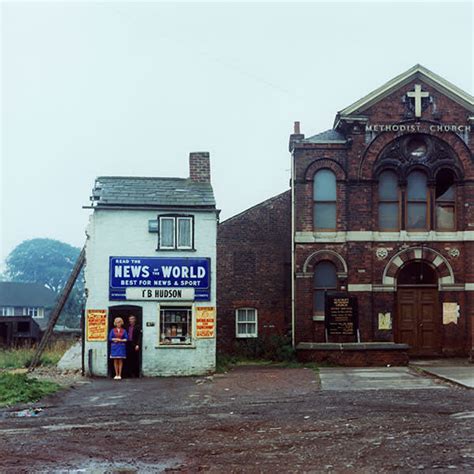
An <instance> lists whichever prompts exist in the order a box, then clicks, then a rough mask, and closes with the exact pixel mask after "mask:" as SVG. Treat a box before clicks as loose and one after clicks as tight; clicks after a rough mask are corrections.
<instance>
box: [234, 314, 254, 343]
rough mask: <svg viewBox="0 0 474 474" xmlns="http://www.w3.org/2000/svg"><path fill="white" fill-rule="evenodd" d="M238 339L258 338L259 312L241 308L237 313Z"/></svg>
mask: <svg viewBox="0 0 474 474" xmlns="http://www.w3.org/2000/svg"><path fill="white" fill-rule="evenodd" d="M235 325H236V334H235V335H236V337H241V338H244V337H257V334H258V325H257V310H256V309H255V308H239V309H237V310H236V312H235Z"/></svg>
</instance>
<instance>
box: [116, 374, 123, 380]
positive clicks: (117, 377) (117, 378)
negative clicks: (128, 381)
mask: <svg viewBox="0 0 474 474" xmlns="http://www.w3.org/2000/svg"><path fill="white" fill-rule="evenodd" d="M121 378H122V377H119V376H118V375H116V376H115V377H114V380H120V379H121Z"/></svg>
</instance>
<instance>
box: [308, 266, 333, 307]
mask: <svg viewBox="0 0 474 474" xmlns="http://www.w3.org/2000/svg"><path fill="white" fill-rule="evenodd" d="M336 289H337V274H336V267H335V266H334V264H333V263H331V262H327V261H322V262H320V263H318V264H317V265H316V267H315V269H314V285H313V291H314V296H313V311H314V314H319V315H322V314H324V296H325V294H326V291H328V290H336Z"/></svg>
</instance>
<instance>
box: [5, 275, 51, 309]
mask: <svg viewBox="0 0 474 474" xmlns="http://www.w3.org/2000/svg"><path fill="white" fill-rule="evenodd" d="M55 301H56V293H54V291H52V290H50V289H48V288H46V287H45V286H43V285H40V284H39V283H17V282H13V281H0V306H22V307H25V306H27V307H32V306H34V307H44V308H52V307H53V306H54V303H55Z"/></svg>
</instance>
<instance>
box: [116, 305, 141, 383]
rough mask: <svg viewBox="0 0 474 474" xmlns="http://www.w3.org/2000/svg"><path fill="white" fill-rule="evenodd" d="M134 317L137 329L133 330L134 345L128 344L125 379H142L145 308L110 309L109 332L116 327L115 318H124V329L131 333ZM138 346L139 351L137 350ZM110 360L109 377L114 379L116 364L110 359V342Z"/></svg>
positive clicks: (133, 306)
mask: <svg viewBox="0 0 474 474" xmlns="http://www.w3.org/2000/svg"><path fill="white" fill-rule="evenodd" d="M132 316H134V317H135V319H136V323H135V327H134V329H133V332H134V333H135V334H134V338H133V339H134V343H132V342H131V341H130V342H129V343H127V358H126V359H125V361H124V365H123V377H124V378H130V377H140V375H141V372H142V370H141V368H142V327H143V326H142V319H143V318H142V316H143V308H142V307H141V306H136V305H129V304H123V305H118V306H110V307H109V332H110V330H111V329H112V328H113V327H114V320H115V318H122V319H123V322H124V327H125V329H126V330H127V333H128V332H129V331H130V317H132ZM136 346H138V350H136ZM107 359H108V375H109V377H114V375H115V373H114V364H113V360H111V359H110V341H109V343H108V349H107Z"/></svg>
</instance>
